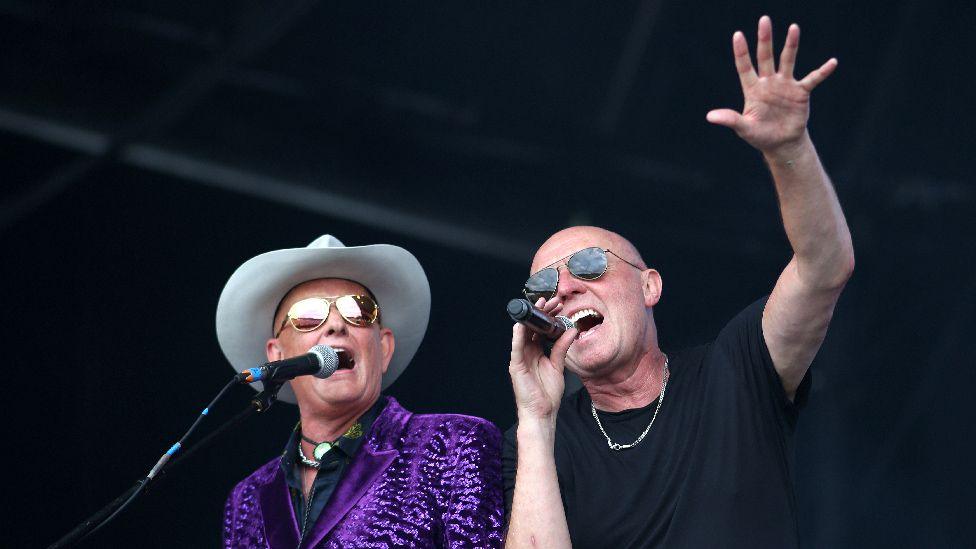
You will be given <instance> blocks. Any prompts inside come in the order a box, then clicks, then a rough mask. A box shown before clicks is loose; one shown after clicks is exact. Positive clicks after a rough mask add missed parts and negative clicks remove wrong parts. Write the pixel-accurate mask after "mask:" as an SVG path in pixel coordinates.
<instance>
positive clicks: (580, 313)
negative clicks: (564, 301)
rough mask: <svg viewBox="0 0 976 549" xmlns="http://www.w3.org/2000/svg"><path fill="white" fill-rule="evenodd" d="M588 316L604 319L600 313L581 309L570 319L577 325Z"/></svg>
mask: <svg viewBox="0 0 976 549" xmlns="http://www.w3.org/2000/svg"><path fill="white" fill-rule="evenodd" d="M586 316H595V317H597V318H602V317H601V316H600V313H598V312H596V311H594V310H593V309H580V310H579V311H576V312H575V313H573V316H571V317H570V320H572V321H573V322H574V323H575V322H576V321H577V320H579V319H581V318H583V317H586Z"/></svg>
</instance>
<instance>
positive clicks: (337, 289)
mask: <svg viewBox="0 0 976 549" xmlns="http://www.w3.org/2000/svg"><path fill="white" fill-rule="evenodd" d="M347 294H358V295H369V296H371V297H372V295H373V294H372V293H371V292H370V291H369V289H368V288H366V287H365V286H363V285H362V284H360V283H358V282H356V281H354V280H346V279H345V278H317V279H315V280H307V281H305V282H302V283H301V284H298V285H296V286H295V287H293V288H292V289H290V290H288V292H287V293H286V294H285V295H284V297H282V298H281V301H280V302H279V303H278V309H277V310H276V311H275V319H278V317H280V316H281V315H284V314H285V313H287V312H288V308H289V307H291V306H292V305H293V304H294V303H295V302H296V301H301V300H302V299H305V298H306V297H335V296H340V295H347Z"/></svg>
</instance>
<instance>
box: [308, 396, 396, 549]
mask: <svg viewBox="0 0 976 549" xmlns="http://www.w3.org/2000/svg"><path fill="white" fill-rule="evenodd" d="M387 399H388V401H389V402H387V404H386V407H384V408H383V411H382V412H381V413H380V415H379V416H378V417H377V418H376V421H374V422H373V428H372V429H371V430H370V436H369V439H367V440H366V443H365V444H363V445H362V446H360V447H359V451H358V452H356V456H355V457H354V458H353V459H352V462H351V463H350V464H349V468H348V469H347V470H346V472H345V474H343V476H342V479H340V480H339V484H338V485H337V486H336V489H335V492H333V493H332V497H331V498H329V503H327V504H326V505H325V509H323V510H322V514H321V515H320V516H319V519H318V520H317V521H316V522H315V526H313V527H312V531H311V532H310V533H309V535H308V536H307V537H306V538H305V543H304V544H303V546H304V547H314V546H315V545H316V544H317V543H319V542H320V541H322V538H324V537H325V536H326V535H328V534H329V532H331V531H332V530H333V529H334V528H335V527H336V525H337V524H338V523H339V521H340V520H342V518H343V517H345V516H346V514H347V513H348V512H349V510H350V509H352V508H353V506H355V505H356V503H357V502H358V501H359V500H360V499H361V498H362V497H363V494H365V493H366V491H367V490H369V488H370V486H372V485H373V483H374V482H376V480H377V479H378V478H380V477H381V476H382V475H383V473H385V472H386V470H387V469H388V468H389V467H390V464H391V463H393V461H394V460H395V459H396V458H397V456H399V455H400V451H399V450H397V449H396V448H394V447H393V445H394V444H395V443H396V441H397V440H398V439H399V438H400V433H402V432H403V429H404V427H406V424H407V420H409V419H410V416H411V415H412V414H411V413H410V412H407V411H406V410H404V409H403V408H402V407H400V405H399V403H397V401H396V400H395V399H394V398H393V397H387ZM289 507H290V505H289ZM292 523H293V524H294V520H293V521H292ZM297 541H298V540H297V539H296V542H297Z"/></svg>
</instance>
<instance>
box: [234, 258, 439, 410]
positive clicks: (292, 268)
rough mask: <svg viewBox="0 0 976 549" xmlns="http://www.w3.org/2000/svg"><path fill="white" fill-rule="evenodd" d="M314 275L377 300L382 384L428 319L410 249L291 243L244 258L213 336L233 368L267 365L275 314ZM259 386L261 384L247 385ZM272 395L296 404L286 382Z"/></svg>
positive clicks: (405, 358)
mask: <svg viewBox="0 0 976 549" xmlns="http://www.w3.org/2000/svg"><path fill="white" fill-rule="evenodd" d="M319 278H344V279H347V280H352V281H354V282H358V283H359V284H362V285H363V286H365V287H366V288H367V289H369V291H370V292H372V293H373V296H374V297H375V298H376V301H377V302H378V303H379V306H380V314H381V317H382V322H383V325H384V326H385V327H387V328H389V329H390V330H392V331H393V336H394V338H395V340H396V347H395V349H394V352H393V357H392V358H391V360H390V364H389V367H388V368H387V370H386V374H384V375H383V387H382V388H383V389H386V388H387V387H389V386H390V384H392V383H393V382H394V381H395V380H396V379H397V378H398V377H399V376H400V374H401V373H403V370H405V369H406V367H407V365H408V364H409V363H410V360H411V359H412V358H413V356H414V354H415V353H416V352H417V348H419V347H420V343H421V341H423V338H424V334H425V333H426V331H427V323H428V320H429V318H430V284H429V283H428V281H427V275H426V274H425V273H424V269H423V267H421V266H420V262H419V261H417V258H415V257H414V256H413V254H411V253H410V252H408V251H406V250H404V249H403V248H400V247H398V246H392V245H389V244H374V245H370V246H350V247H329V248H291V249H285V250H275V251H272V252H267V253H264V254H261V255H258V256H256V257H253V258H251V259H250V260H248V261H247V262H245V263H244V264H243V265H241V266H240V267H238V269H237V270H236V271H234V274H232V275H231V277H230V279H229V280H228V281H227V284H226V285H225V286H224V290H223V291H222V292H221V294H220V299H219V301H218V302H217V319H216V320H217V341H218V342H219V344H220V348H221V350H222V351H223V352H224V356H226V357H227V360H228V361H230V365H231V367H232V368H233V369H234V371H236V372H239V371H241V370H245V369H247V368H253V367H255V366H258V365H261V364H264V363H265V362H267V354H266V352H265V344H266V342H267V340H268V339H269V338H270V337H272V336H273V334H272V329H273V328H272V324H273V322H274V314H275V311H276V309H277V307H278V304H279V303H280V302H281V299H282V298H283V297H284V296H285V294H286V293H288V291H289V290H291V289H292V288H294V287H295V286H297V285H299V284H301V283H302V282H306V281H309V280H315V279H319ZM254 385H255V386H257V387H255V388H256V389H258V390H261V388H262V387H260V386H259V385H260V383H255V384H254ZM278 400H280V401H283V402H289V403H292V404H295V403H296V400H295V393H294V392H293V391H292V389H291V383H286V384H285V385H284V386H283V387H282V388H281V390H280V391H279V392H278Z"/></svg>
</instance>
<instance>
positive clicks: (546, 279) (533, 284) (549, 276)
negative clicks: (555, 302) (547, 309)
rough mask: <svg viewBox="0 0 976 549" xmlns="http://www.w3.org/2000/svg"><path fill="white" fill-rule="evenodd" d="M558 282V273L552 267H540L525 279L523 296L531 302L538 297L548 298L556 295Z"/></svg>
mask: <svg viewBox="0 0 976 549" xmlns="http://www.w3.org/2000/svg"><path fill="white" fill-rule="evenodd" d="M558 282H559V273H558V272H557V271H556V269H553V268H552V267H549V268H546V269H542V270H541V271H539V272H537V273H535V274H534V275H532V276H530V277H529V279H528V280H526V281H525V297H526V298H527V299H528V300H529V301H531V302H532V303H533V304H534V303H535V302H536V301H538V300H539V298H540V297H542V298H545V299H550V298H551V297H552V296H554V295H556V284H557V283H558Z"/></svg>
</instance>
